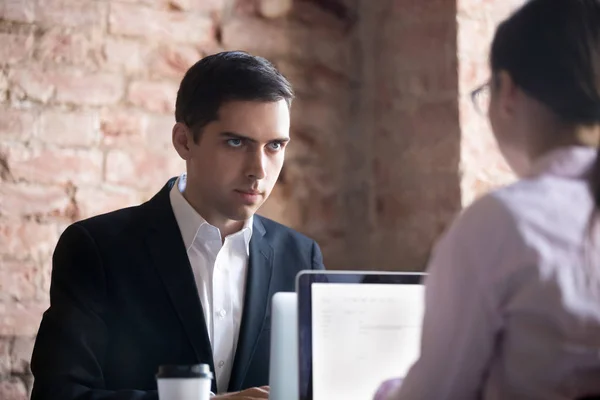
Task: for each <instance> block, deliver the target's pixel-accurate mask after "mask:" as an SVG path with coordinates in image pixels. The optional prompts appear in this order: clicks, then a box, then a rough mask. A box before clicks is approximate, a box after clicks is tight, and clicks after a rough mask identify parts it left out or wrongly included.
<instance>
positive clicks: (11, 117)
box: [0, 107, 36, 141]
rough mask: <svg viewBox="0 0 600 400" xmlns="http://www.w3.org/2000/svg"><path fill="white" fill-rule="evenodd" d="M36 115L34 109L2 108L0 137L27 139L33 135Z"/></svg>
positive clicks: (0, 109)
mask: <svg viewBox="0 0 600 400" xmlns="http://www.w3.org/2000/svg"><path fill="white" fill-rule="evenodd" d="M35 127H36V116H35V114H34V111H32V110H18V109H14V108H4V107H2V108H0V138H1V139H8V140H19V141H26V140H29V138H30V137H31V136H32V135H33V133H34V131H35Z"/></svg>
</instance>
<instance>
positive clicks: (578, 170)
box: [527, 146, 598, 178]
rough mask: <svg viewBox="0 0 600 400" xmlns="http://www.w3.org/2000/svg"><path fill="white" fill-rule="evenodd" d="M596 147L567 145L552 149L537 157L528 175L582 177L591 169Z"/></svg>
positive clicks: (596, 151) (595, 155)
mask: <svg viewBox="0 0 600 400" xmlns="http://www.w3.org/2000/svg"><path fill="white" fill-rule="evenodd" d="M597 154H598V149H596V148H594V147H585V146H568V147H561V148H558V149H555V150H552V151H550V152H548V153H546V154H544V155H542V156H541V157H539V158H538V159H537V160H536V161H535V162H534V163H533V165H532V168H531V170H530V172H529V174H527V175H528V176H530V177H532V176H538V175H556V176H562V177H565V178H583V177H585V176H586V175H587V174H588V173H589V172H590V170H591V168H592V166H593V164H594V162H595V161H596V157H597Z"/></svg>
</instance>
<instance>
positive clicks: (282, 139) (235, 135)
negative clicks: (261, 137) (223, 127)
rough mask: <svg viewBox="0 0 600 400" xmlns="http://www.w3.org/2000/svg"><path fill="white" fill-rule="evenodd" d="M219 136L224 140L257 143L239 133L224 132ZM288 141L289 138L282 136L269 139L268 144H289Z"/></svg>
mask: <svg viewBox="0 0 600 400" xmlns="http://www.w3.org/2000/svg"><path fill="white" fill-rule="evenodd" d="M219 136H221V137H226V138H230V139H241V140H245V141H248V142H250V143H258V142H257V141H256V139H252V138H250V137H248V136H244V135H242V134H240V133H236V132H229V131H225V132H221V133H220V134H219ZM289 141H290V138H289V137H287V136H284V137H278V138H274V139H271V140H269V142H270V143H272V142H280V143H287V142H289Z"/></svg>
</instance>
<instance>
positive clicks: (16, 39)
mask: <svg viewBox="0 0 600 400" xmlns="http://www.w3.org/2000/svg"><path fill="white" fill-rule="evenodd" d="M33 40H34V38H33V34H32V33H29V34H26V33H0V63H1V64H5V65H6V64H9V65H10V64H15V63H18V62H20V61H23V60H27V59H29V57H30V56H31V53H32V49H33Z"/></svg>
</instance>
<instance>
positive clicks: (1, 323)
mask: <svg viewBox="0 0 600 400" xmlns="http://www.w3.org/2000/svg"><path fill="white" fill-rule="evenodd" d="M48 306H49V301H48V299H46V300H44V301H35V302H0V335H18V336H25V335H26V336H31V335H35V334H36V333H37V330H38V328H39V326H40V321H41V320H42V314H43V313H44V311H46V310H47V309H48ZM0 398H2V399H6V398H5V397H0Z"/></svg>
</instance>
